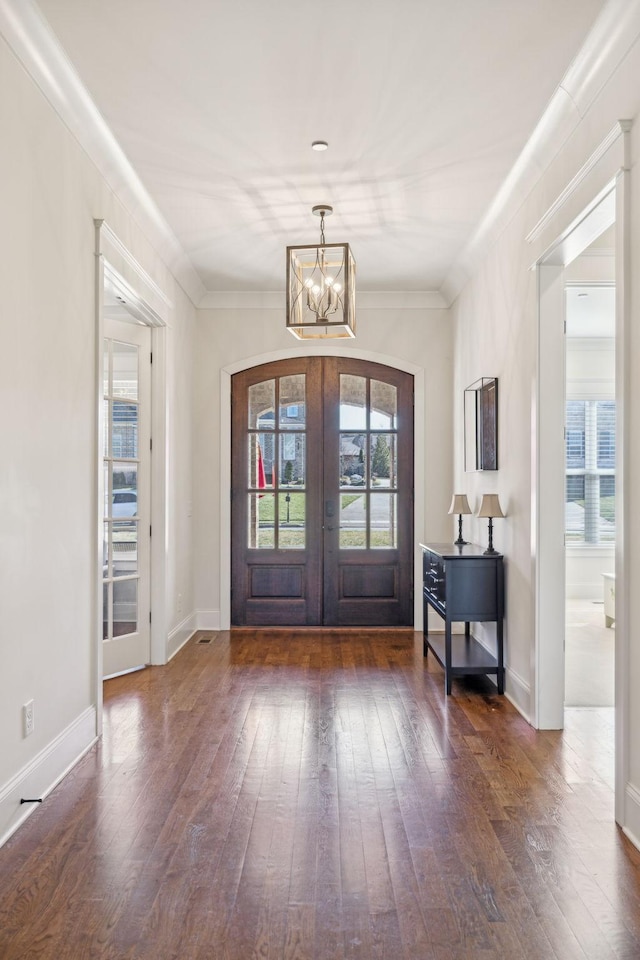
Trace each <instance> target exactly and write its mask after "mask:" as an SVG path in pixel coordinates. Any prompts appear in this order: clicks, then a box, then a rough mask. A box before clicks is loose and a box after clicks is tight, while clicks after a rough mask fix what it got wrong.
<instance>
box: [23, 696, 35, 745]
mask: <svg viewBox="0 0 640 960" xmlns="http://www.w3.org/2000/svg"><path fill="white" fill-rule="evenodd" d="M22 726H23V730H24V736H25V737H29V736H31V734H32V733H33V728H34V718H33V700H29V701H28V703H25V705H24V706H23V708H22Z"/></svg>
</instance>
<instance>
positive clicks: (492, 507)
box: [476, 493, 504, 517]
mask: <svg viewBox="0 0 640 960" xmlns="http://www.w3.org/2000/svg"><path fill="white" fill-rule="evenodd" d="M476 516H477V517H504V513H503V512H502V507H501V506H500V500H499V499H498V494H497V493H483V494H482V503H481V504H480V509H479V510H478V512H477V514H476Z"/></svg>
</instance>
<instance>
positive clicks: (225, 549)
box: [202, 343, 425, 630]
mask: <svg viewBox="0 0 640 960" xmlns="http://www.w3.org/2000/svg"><path fill="white" fill-rule="evenodd" d="M301 355H302V356H309V357H312V356H325V357H329V356H332V357H343V356H349V357H353V358H354V359H355V360H368V361H370V362H372V363H381V364H384V365H385V366H387V367H395V368H396V369H397V370H401V371H403V372H404V373H409V374H411V375H412V376H413V382H414V417H413V453H414V460H413V484H414V491H420V494H421V495H419V496H417V497H415V496H414V510H413V539H414V562H413V565H414V571H413V572H414V579H413V582H414V598H413V608H414V610H413V617H414V620H413V623H414V630H421V629H422V595H421V592H420V590H418V589H417V588H416V587H415V585H416V584H420V583H422V552H421V550H420V546H419V544H420V541H421V540H423V539H424V514H425V496H424V491H425V441H424V437H425V413H424V393H425V383H424V376H425V374H424V368H423V367H418V366H416V365H415V364H413V363H410V362H408V361H407V360H403V359H401V358H399V357H394V356H392V355H391V354H386V353H375V352H373V351H371V350H358V349H357V348H355V349H354V348H349V349H348V350H347V349H345V348H344V346H343V345H339V346H338V345H335V344H325V343H323V344H322V345H319V346H318V348H317V349H312V348H308V349H307V350H306V352H305V353H303V354H301V351H300V350H299V349H296V348H295V347H293V348H290V349H287V350H276V351H273V352H270V353H263V354H259V355H256V356H252V357H246V358H245V359H243V360H240V361H238V362H236V363H232V364H228V365H227V366H226V367H223V368H222V370H221V371H220V448H219V449H220V563H219V565H218V569H219V571H220V580H219V590H220V622H219V624H203V625H202V626H211V627H212V628H217V629H220V630H228V629H229V628H230V625H231V565H230V557H231V500H230V498H229V490H230V489H231V377H232V376H233V374H234V373H240V372H241V371H242V370H248V369H250V368H251V367H256V366H260V365H262V364H264V363H270V362H272V361H274V360H288V359H289V358H291V357H299V356H301Z"/></svg>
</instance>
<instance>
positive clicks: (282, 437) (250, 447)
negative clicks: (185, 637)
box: [231, 357, 322, 626]
mask: <svg viewBox="0 0 640 960" xmlns="http://www.w3.org/2000/svg"><path fill="white" fill-rule="evenodd" d="M320 375H321V370H320V367H319V366H318V364H317V362H316V361H315V360H312V359H310V358H304V357H301V358H300V359H297V358H296V359H293V360H284V361H280V362H278V363H274V364H266V365H265V366H262V367H254V368H252V369H251V370H245V371H243V372H242V373H239V374H236V375H235V376H234V377H233V381H232V382H233V388H232V389H233V403H232V411H233V412H232V448H231V449H232V453H231V463H232V496H233V502H232V525H233V530H232V595H231V620H232V623H234V624H236V625H240V624H246V625H264V626H269V625H274V626H276V625H278V626H280V625H291V626H295V625H300V626H302V625H305V624H306V625H310V624H318V623H320V622H321V621H320V616H321V603H322V590H321V585H322V562H321V561H322V539H321V537H319V536H318V533H317V531H318V530H319V528H320V524H321V514H320V491H321V474H320V472H319V471H318V469H317V468H315V469H309V464H308V456H309V453H310V451H311V452H313V455H314V457H315V456H316V455H317V452H318V450H319V449H320V448H321V443H322V436H321V431H320V427H321V416H322V411H321V408H320V407H319V405H318V402H317V399H316V400H315V401H314V402H312V403H310V402H309V398H311V397H315V398H317V397H319V396H320V385H321V379H320Z"/></svg>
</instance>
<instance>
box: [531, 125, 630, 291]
mask: <svg viewBox="0 0 640 960" xmlns="http://www.w3.org/2000/svg"><path fill="white" fill-rule="evenodd" d="M630 129H631V121H630V120H618V121H617V122H616V123H615V124H614V125H613V127H612V128H611V130H610V131H609V133H608V134H607V136H606V137H604V139H603V140H601V142H600V143H599V144H598V146H597V147H596V149H595V150H594V151H593V153H592V154H591V156H590V157H589V159H588V160H587V161H586V163H583V165H582V166H581V167H580V169H579V170H578V172H577V173H576V175H575V177H574V178H573V179H572V180H570V181H569V183H568V184H567V185H566V187H565V188H564V190H562V192H561V193H560V194H559V195H558V196H557V197H556V199H555V200H554V201H553V203H552V204H551V206H550V207H549V208H548V210H547V212H546V213H545V214H543V216H542V217H541V218H540V219H539V220H538V222H537V223H536V225H535V227H534V228H533V230H531V231H530V232H529V234H528V235H527V236H526V237H525V240H526V242H527V243H533V241H534V240H537V239H538V237H539V236H540V234H541V233H543V231H544V230H545V229H546V227H547V226H548V225H549V223H550V222H551V220H553V218H554V217H555V215H556V213H558V211H559V210H561V209H562V207H563V206H564V205H565V203H566V202H567V201H568V200H569V198H570V197H571V196H572V195H573V194H574V193H575V192H576V190H577V189H578V187H579V186H580V184H581V183H582V182H583V181H584V180H585V179H586V178H587V177H588V176H589V174H590V173H591V171H592V170H593V169H594V168H595V167H596V166H597V165H598V163H599V162H600V160H602V158H603V157H604V156H605V154H606V153H607V151H608V150H609V149H610V148H611V147H612V146H613V144H614V143H615V142H616V140H617V139H618V138H619V137H621V136H622V135H623V134H625V133H628V131H629V130H630ZM584 286H586V284H584Z"/></svg>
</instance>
